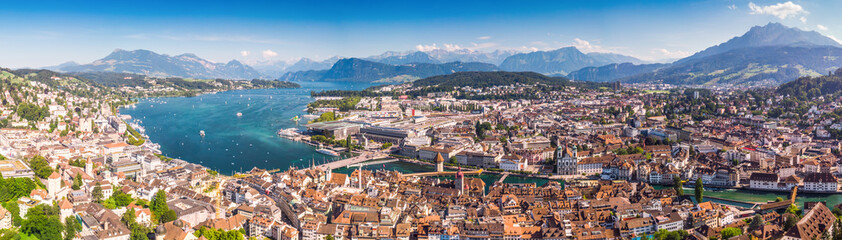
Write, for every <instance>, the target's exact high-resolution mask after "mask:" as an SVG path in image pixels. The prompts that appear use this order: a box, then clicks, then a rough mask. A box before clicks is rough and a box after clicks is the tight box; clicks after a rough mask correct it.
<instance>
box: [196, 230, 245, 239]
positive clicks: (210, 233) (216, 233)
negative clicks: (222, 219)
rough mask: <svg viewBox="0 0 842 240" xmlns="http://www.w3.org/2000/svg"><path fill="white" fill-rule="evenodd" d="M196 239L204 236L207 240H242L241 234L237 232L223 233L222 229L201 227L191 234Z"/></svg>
mask: <svg viewBox="0 0 842 240" xmlns="http://www.w3.org/2000/svg"><path fill="white" fill-rule="evenodd" d="M193 235H194V236H196V237H202V236H204V237H205V238H207V239H208V240H242V239H243V233H242V232H240V231H238V230H230V231H225V230H222V229H213V228H207V227H201V228H199V230H198V231H195V232H193Z"/></svg>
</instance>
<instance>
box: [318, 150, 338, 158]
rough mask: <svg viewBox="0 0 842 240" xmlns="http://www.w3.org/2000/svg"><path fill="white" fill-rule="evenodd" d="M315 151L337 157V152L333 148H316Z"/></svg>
mask: <svg viewBox="0 0 842 240" xmlns="http://www.w3.org/2000/svg"><path fill="white" fill-rule="evenodd" d="M316 152H318V153H321V154H324V155H328V156H334V157H339V153H336V152H334V151H333V150H330V149H327V148H319V149H316Z"/></svg>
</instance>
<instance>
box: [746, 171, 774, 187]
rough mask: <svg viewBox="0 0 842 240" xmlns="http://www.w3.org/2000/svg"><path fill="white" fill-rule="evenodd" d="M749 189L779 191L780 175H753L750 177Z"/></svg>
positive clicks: (758, 173) (757, 173)
mask: <svg viewBox="0 0 842 240" xmlns="http://www.w3.org/2000/svg"><path fill="white" fill-rule="evenodd" d="M749 188H752V189H760V190H777V189H778V175H777V174H774V173H760V172H756V173H752V174H751V176H750V177H749Z"/></svg>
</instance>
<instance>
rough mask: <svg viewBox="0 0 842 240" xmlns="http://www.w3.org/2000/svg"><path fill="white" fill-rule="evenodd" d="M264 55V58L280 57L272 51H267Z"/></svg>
mask: <svg viewBox="0 0 842 240" xmlns="http://www.w3.org/2000/svg"><path fill="white" fill-rule="evenodd" d="M262 53H263V58H272V57H276V56H278V53H276V52H274V51H272V50H270V49H266V50H264V51H263V52H262Z"/></svg>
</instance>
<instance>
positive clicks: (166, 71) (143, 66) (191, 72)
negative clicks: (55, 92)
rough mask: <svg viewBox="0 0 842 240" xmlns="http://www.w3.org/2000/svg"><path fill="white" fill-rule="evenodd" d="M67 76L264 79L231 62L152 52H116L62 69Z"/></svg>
mask: <svg viewBox="0 0 842 240" xmlns="http://www.w3.org/2000/svg"><path fill="white" fill-rule="evenodd" d="M61 71H66V72H123V73H137V74H144V75H148V76H152V77H184V78H225V79H253V78H259V77H260V76H261V75H260V73H258V72H257V71H256V70H254V69H253V68H251V67H249V66H247V65H245V64H242V63H240V62H239V61H236V60H232V61H230V62H228V63H214V62H211V61H208V60H205V59H202V58H199V57H197V56H196V55H194V54H190V53H185V54H181V55H178V56H169V55H166V54H157V53H155V52H152V51H149V50H142V49H140V50H134V51H126V50H121V49H117V50H114V51H113V52H111V54H109V55H108V56H106V57H105V58H102V59H99V60H96V61H94V62H92V63H89V64H83V65H76V66H66V67H62V68H61Z"/></svg>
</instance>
